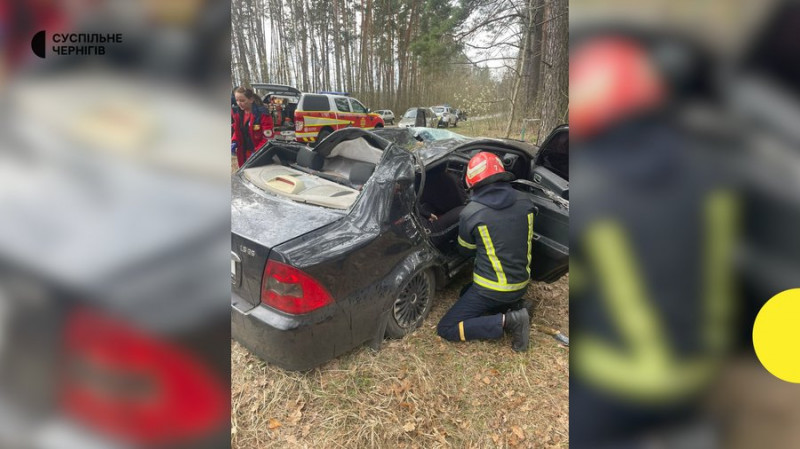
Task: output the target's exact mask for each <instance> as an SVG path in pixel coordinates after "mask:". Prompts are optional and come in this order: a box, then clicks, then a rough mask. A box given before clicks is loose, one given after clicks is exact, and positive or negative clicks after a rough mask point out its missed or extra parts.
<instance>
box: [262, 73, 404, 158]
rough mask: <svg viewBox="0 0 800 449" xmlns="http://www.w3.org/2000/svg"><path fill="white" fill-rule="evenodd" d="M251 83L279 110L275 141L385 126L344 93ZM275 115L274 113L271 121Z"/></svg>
mask: <svg viewBox="0 0 800 449" xmlns="http://www.w3.org/2000/svg"><path fill="white" fill-rule="evenodd" d="M252 86H253V89H254V90H255V91H256V92H258V93H259V95H263V99H264V104H266V105H272V110H279V111H280V113H281V114H280V116H279V117H278V118H279V119H280V120H281V122H280V123H281V125H282V126H281V127H280V133H279V134H278V136H280V138H279V139H278V140H296V141H298V142H304V143H309V144H313V143H315V142H317V141H320V140H322V139H324V138H325V137H326V136H328V135H329V134H330V133H332V132H334V131H336V130H339V129H342V128H348V127H355V128H364V129H374V128H382V127H383V126H384V120H383V118H382V117H381V116H380V115H379V114H376V113H371V112H370V110H369V108H367V107H366V106H364V105H363V104H362V103H361V102H360V101H358V100H357V99H355V98H353V97H350V96H349V95H348V94H347V93H345V92H320V93H316V94H313V93H302V92H300V91H299V90H297V89H296V88H294V87H291V86H286V85H283V84H268V83H254V84H252ZM293 101H294V102H293ZM389 112H391V111H389ZM275 116H276V115H275V114H273V120H275V119H276V117H275ZM286 117H289V118H291V123H292V126H293V128H290V127H287V126H286V125H285V120H284V119H285V118H286ZM276 123H277V122H276Z"/></svg>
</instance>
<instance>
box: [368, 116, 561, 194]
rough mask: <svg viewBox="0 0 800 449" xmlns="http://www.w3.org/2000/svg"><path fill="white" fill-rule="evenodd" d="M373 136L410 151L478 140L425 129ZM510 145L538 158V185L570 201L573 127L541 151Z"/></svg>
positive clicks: (556, 133)
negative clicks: (452, 141)
mask: <svg viewBox="0 0 800 449" xmlns="http://www.w3.org/2000/svg"><path fill="white" fill-rule="evenodd" d="M373 133H375V134H377V135H379V136H380V137H383V138H384V139H386V140H390V141H392V142H394V143H395V144H398V145H400V146H402V147H405V148H406V149H409V150H416V149H418V148H424V147H425V146H426V145H427V144H428V143H430V142H436V141H442V140H448V139H456V140H462V141H468V140H474V138H472V137H467V136H463V135H461V134H458V133H454V132H453V131H449V130H446V129H430V128H421V127H409V128H384V129H379V130H374V131H373ZM509 142H517V143H516V144H517V145H522V146H524V147H525V148H527V150H528V151H529V152H532V153H533V154H534V158H533V162H532V164H533V166H532V169H531V170H532V171H533V176H532V179H533V181H534V182H536V183H538V184H541V185H542V186H544V187H545V188H546V189H548V190H551V191H552V192H554V193H556V194H557V195H558V196H560V197H562V198H564V199H569V125H566V124H564V125H559V126H557V127H556V128H555V129H553V131H551V132H550V134H549V135H548V136H547V137H546V138H545V139H544V142H543V143H542V145H541V146H540V147H538V148H537V147H535V146H528V145H527V144H523V143H522V142H519V141H514V140H509Z"/></svg>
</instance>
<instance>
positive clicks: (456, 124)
mask: <svg viewBox="0 0 800 449" xmlns="http://www.w3.org/2000/svg"><path fill="white" fill-rule="evenodd" d="M453 128H458V120H456V121H455V122H453Z"/></svg>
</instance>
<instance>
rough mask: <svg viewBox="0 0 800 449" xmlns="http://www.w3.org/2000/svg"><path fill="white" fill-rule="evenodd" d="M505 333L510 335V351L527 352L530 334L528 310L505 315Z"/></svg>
mask: <svg viewBox="0 0 800 449" xmlns="http://www.w3.org/2000/svg"><path fill="white" fill-rule="evenodd" d="M505 331H506V332H508V333H509V334H511V349H513V350H514V351H516V352H525V351H527V350H528V341H529V340H530V336H531V335H530V334H531V322H530V318H528V309H519V310H514V311H512V312H508V313H506V326H505Z"/></svg>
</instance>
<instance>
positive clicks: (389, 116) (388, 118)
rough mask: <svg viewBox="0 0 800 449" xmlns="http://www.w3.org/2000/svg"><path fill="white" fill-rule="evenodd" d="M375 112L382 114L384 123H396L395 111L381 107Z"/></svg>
mask: <svg viewBox="0 0 800 449" xmlns="http://www.w3.org/2000/svg"><path fill="white" fill-rule="evenodd" d="M375 113H376V114H378V115H380V116H381V118H382V119H383V122H384V123H386V124H389V125H394V112H392V111H390V110H389V109H380V110H378V111H375Z"/></svg>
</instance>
